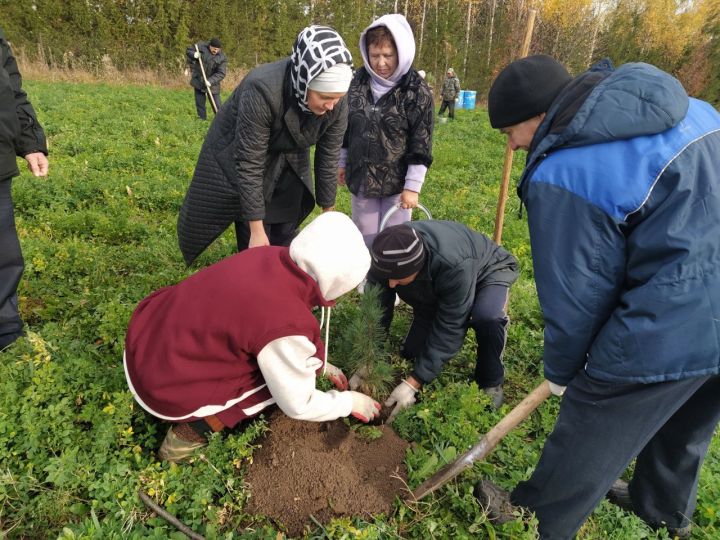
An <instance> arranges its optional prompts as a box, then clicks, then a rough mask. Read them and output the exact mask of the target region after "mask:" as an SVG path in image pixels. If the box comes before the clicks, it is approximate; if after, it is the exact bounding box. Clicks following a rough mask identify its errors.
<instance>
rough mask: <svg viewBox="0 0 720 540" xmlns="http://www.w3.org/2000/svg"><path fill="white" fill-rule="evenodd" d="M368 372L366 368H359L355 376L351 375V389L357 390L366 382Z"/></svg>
mask: <svg viewBox="0 0 720 540" xmlns="http://www.w3.org/2000/svg"><path fill="white" fill-rule="evenodd" d="M366 376H367V372H366V371H365V368H360V369H358V370H357V371H356V372H355V373H353V376H352V377H350V390H357V389H358V388H360V386H361V385H362V384H363V383H364V382H365V377H366Z"/></svg>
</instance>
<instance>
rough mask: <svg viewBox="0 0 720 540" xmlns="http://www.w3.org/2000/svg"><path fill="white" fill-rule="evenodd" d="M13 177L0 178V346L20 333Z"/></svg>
mask: <svg viewBox="0 0 720 540" xmlns="http://www.w3.org/2000/svg"><path fill="white" fill-rule="evenodd" d="M11 187H12V179H11V178H6V179H3V180H0V348H2V347H4V346H6V345H9V344H10V343H12V342H13V341H15V339H16V338H17V337H18V336H20V334H21V333H22V328H23V322H22V320H21V319H20V314H19V313H18V305H17V288H18V284H19V283H20V277H21V276H22V273H23V269H24V262H23V256H22V251H20V241H19V240H18V235H17V230H16V229H15V214H14V211H13V201H12V192H11Z"/></svg>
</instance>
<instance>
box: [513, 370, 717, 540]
mask: <svg viewBox="0 0 720 540" xmlns="http://www.w3.org/2000/svg"><path fill="white" fill-rule="evenodd" d="M719 421H720V375H712V376H705V377H695V378H691V379H684V380H681V381H672V382H664V383H656V384H617V383H608V382H603V381H598V380H596V379H593V378H591V377H589V376H588V375H587V374H586V373H585V372H584V371H583V372H581V373H580V374H579V375H578V376H577V377H575V378H574V379H573V380H572V381H571V382H570V384H569V385H568V387H567V390H566V392H565V395H564V396H563V398H562V403H561V405H560V414H559V416H558V419H557V422H556V424H555V429H554V430H553V432H552V433H551V434H550V436H549V437H548V439H547V441H546V443H545V447H544V448H543V452H542V456H541V457H540V461H539V463H538V465H537V467H536V469H535V471H534V472H533V474H532V476H531V477H530V479H529V480H528V481H526V482H521V483H519V484H518V486H517V487H516V488H515V490H513V492H512V493H511V500H512V502H513V504H517V505H520V506H524V507H526V508H529V509H530V510H532V511H533V512H535V513H536V515H537V518H538V522H539V531H540V537H541V538H553V539H566V538H573V536H574V535H575V533H576V532H577V530H578V529H579V528H580V527H581V526H582V524H583V522H584V521H585V520H586V519H587V517H588V516H589V515H590V513H591V512H592V511H593V509H594V508H595V507H596V506H597V505H598V504H599V503H600V501H601V500H602V498H603V497H604V496H605V494H606V493H607V491H608V490H609V489H610V486H611V485H612V483H613V482H614V481H615V479H616V478H619V477H620V475H621V474H622V473H623V472H624V471H625V469H626V468H627V467H628V465H630V463H631V461H632V460H633V459H634V458H636V457H637V461H636V464H635V472H634V475H633V478H632V481H631V482H630V494H631V497H632V500H633V505H634V508H635V512H636V513H637V514H638V516H640V517H641V518H642V519H643V520H644V521H646V522H647V523H648V524H650V525H651V526H654V527H661V526H667V527H670V528H674V529H677V528H680V527H684V526H686V525H688V523H689V520H690V518H692V515H693V512H694V511H695V504H696V496H697V484H698V476H699V472H700V467H701V465H702V462H703V460H704V458H705V455H706V454H707V450H708V447H709V445H710V441H711V439H712V436H713V433H714V431H715V428H716V426H717V425H718V422H719Z"/></svg>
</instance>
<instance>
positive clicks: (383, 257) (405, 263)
mask: <svg viewBox="0 0 720 540" xmlns="http://www.w3.org/2000/svg"><path fill="white" fill-rule="evenodd" d="M370 258H371V261H370V271H371V272H372V274H373V276H375V277H377V278H379V279H381V280H385V279H403V278H406V277H408V276H411V275H413V274H414V273H415V272H419V271H420V270H422V267H423V265H424V264H425V259H426V254H425V246H424V245H423V241H422V238H420V235H419V234H418V233H417V231H416V230H415V229H413V228H412V227H409V226H407V225H395V226H394V227H388V228H387V229H385V230H384V231H382V232H381V233H380V234H378V235H377V236H376V237H375V240H374V241H373V244H372V247H371V248H370Z"/></svg>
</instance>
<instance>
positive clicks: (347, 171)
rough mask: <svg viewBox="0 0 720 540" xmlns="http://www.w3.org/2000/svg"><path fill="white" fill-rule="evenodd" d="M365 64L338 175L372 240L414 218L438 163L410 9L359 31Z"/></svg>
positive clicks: (352, 99)
mask: <svg viewBox="0 0 720 540" xmlns="http://www.w3.org/2000/svg"><path fill="white" fill-rule="evenodd" d="M360 52H361V54H362V57H363V61H364V63H365V65H364V66H363V67H361V68H360V69H359V70H358V71H357V73H356V74H355V76H354V77H353V81H352V83H351V84H350V91H349V92H348V98H349V103H350V112H349V115H348V129H347V132H346V133H345V140H344V143H343V151H342V153H341V157H340V164H339V174H338V183H339V184H340V185H347V187H348V189H349V190H350V194H351V195H350V200H351V203H352V217H353V221H354V222H355V224H356V225H357V226H358V228H359V229H360V232H362V233H363V236H364V237H365V243H366V244H367V245H368V246H370V245H372V241H373V239H374V238H375V235H377V233H378V232H379V230H380V222H381V221H382V218H383V216H384V215H385V214H386V213H387V211H388V210H390V209H391V208H393V207H394V206H397V205H398V204H399V205H400V206H401V209H399V210H398V211H396V212H395V213H394V214H393V215H392V217H391V218H390V219H389V221H388V224H389V225H397V224H399V223H404V222H405V221H410V217H411V212H412V209H413V208H415V207H417V205H418V202H419V198H420V190H421V189H422V185H423V182H424V181H425V175H426V174H427V171H428V167H430V164H431V163H432V134H433V122H434V106H433V99H432V94H431V93H430V87H429V86H428V85H427V83H426V82H425V81H424V80H423V78H422V77H421V76H420V74H419V73H418V72H417V71H415V70H414V69H413V67H412V63H413V60H414V58H415V39H414V37H413V33H412V29H411V28H410V25H409V24H408V22H407V20H406V19H405V17H403V16H402V15H399V14H393V15H383V16H382V17H380V18H379V19H377V20H376V21H375V22H373V23H372V24H371V25H370V26H368V27H367V28H366V29H365V31H364V32H363V33H362V34H361V35H360Z"/></svg>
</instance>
